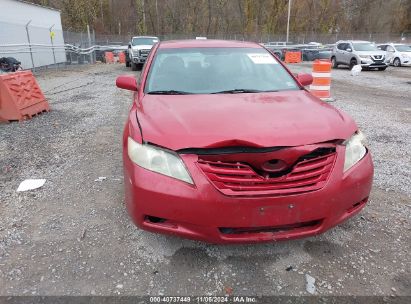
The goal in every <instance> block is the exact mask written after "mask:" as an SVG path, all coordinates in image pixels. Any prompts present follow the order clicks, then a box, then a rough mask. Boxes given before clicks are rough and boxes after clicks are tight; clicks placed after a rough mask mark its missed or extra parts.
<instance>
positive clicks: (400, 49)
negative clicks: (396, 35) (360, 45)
mask: <svg viewBox="0 0 411 304" xmlns="http://www.w3.org/2000/svg"><path fill="white" fill-rule="evenodd" d="M378 48H379V49H380V50H382V51H385V52H386V54H385V62H387V63H388V64H392V65H393V66H395V67H399V66H402V65H403V66H411V46H409V45H406V44H400V43H386V44H380V45H379V46H378Z"/></svg>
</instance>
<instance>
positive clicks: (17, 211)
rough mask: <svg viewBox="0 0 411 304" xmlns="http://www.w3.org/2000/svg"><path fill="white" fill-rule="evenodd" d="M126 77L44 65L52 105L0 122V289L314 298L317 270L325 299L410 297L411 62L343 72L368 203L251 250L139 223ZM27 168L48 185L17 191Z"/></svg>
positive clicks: (112, 71)
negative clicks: (366, 161) (365, 162)
mask: <svg viewBox="0 0 411 304" xmlns="http://www.w3.org/2000/svg"><path fill="white" fill-rule="evenodd" d="M291 69H292V70H293V71H295V72H297V71H309V70H310V66H309V65H307V64H301V65H292V66H291ZM121 73H130V71H129V70H128V69H126V68H125V67H124V66H122V65H121V66H120V65H95V66H91V67H87V66H83V67H76V68H71V69H69V70H66V71H48V72H43V73H42V74H41V75H39V76H38V81H39V83H40V86H41V87H42V89H43V91H44V92H45V93H46V96H47V98H48V100H49V102H50V105H51V108H52V111H51V112H50V113H47V114H43V115H40V116H38V117H35V118H33V119H32V120H29V121H25V122H22V123H18V122H17V123H10V124H1V125H0V151H1V154H0V170H1V171H0V174H1V175H0V216H1V220H0V295H94V294H98V295H120V294H121V295H131V294H133V295H147V294H150V295H160V294H167V295H193V294H194V295H215V294H217V295H223V294H225V293H227V292H228V293H230V292H232V293H233V294H235V295H307V294H308V293H307V291H306V274H308V275H309V276H311V277H313V278H315V280H316V282H315V287H316V292H317V294H320V295H329V294H332V295H393V296H395V295H408V296H411V262H410V255H409V252H410V244H411V237H410V235H411V234H410V228H411V225H410V223H411V217H410V215H411V203H410V198H411V187H410V184H411V170H410V164H411V161H410V160H411V159H410V155H411V153H410V151H411V141H410V134H411V127H410V126H411V124H410V111H411V84H410V83H409V82H410V81H411V69H409V68H408V69H407V68H396V69H394V68H389V69H387V70H386V71H385V72H362V73H361V74H360V75H359V76H357V77H352V76H350V74H349V71H348V70H347V69H341V70H337V71H333V75H334V78H333V86H332V93H333V96H334V97H335V98H336V99H337V101H336V102H335V103H334V105H335V106H336V107H338V108H341V109H343V110H345V111H346V112H348V113H349V114H350V115H352V116H353V117H354V118H355V119H356V121H357V122H358V124H359V126H360V127H361V129H362V130H363V131H364V133H365V134H366V135H367V136H368V141H369V145H370V147H371V150H372V153H373V156H374V161H375V166H376V168H375V184H374V189H373V191H372V195H371V201H370V203H369V204H368V206H367V207H366V208H365V209H364V211H362V213H361V214H360V215H358V216H356V217H355V218H353V219H351V220H349V221H348V222H346V223H344V224H342V225H340V226H339V227H337V228H335V229H333V230H331V231H329V232H327V233H325V234H323V235H321V236H317V237H312V238H307V239H303V240H296V241H288V242H280V243H273V244H263V245H242V246H215V245H207V244H203V243H199V242H194V241H189V240H183V239H178V238H173V237H168V236H163V235H157V234H152V233H149V232H145V231H142V230H139V229H137V228H136V227H134V226H133V224H132V223H131V222H130V220H129V218H128V215H127V213H126V211H125V208H124V204H123V179H122V163H121V133H122V128H123V125H124V122H125V119H126V117H127V111H128V109H129V107H130V101H131V99H130V98H131V93H129V92H126V91H122V90H118V89H116V87H115V85H114V80H115V77H116V76H117V75H119V74H121ZM407 82H408V83H407ZM100 176H104V177H107V178H106V179H105V180H102V181H95V179H97V178H98V177H100ZM26 178H45V179H47V182H46V184H45V185H44V186H43V187H42V188H41V189H38V190H35V191H31V192H27V193H17V192H16V189H17V187H18V185H19V183H20V182H21V181H22V180H24V179H26Z"/></svg>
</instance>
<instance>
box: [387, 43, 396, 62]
mask: <svg viewBox="0 0 411 304" xmlns="http://www.w3.org/2000/svg"><path fill="white" fill-rule="evenodd" d="M394 56H395V49H394V48H393V47H392V46H391V45H387V48H386V52H385V61H386V62H392V61H393V60H394Z"/></svg>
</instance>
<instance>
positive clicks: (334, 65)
mask: <svg viewBox="0 0 411 304" xmlns="http://www.w3.org/2000/svg"><path fill="white" fill-rule="evenodd" d="M331 66H332V68H333V69H337V68H338V63H337V59H336V58H335V57H331Z"/></svg>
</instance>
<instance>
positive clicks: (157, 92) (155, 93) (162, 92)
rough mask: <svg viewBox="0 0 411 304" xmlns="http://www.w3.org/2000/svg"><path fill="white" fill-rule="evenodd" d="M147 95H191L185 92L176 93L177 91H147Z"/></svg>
mask: <svg viewBox="0 0 411 304" xmlns="http://www.w3.org/2000/svg"><path fill="white" fill-rule="evenodd" d="M147 94H153V95H187V94H193V93H190V92H185V91H177V90H164V91H149V92H147Z"/></svg>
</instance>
